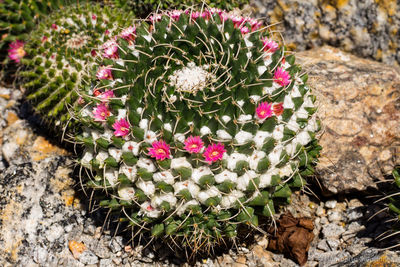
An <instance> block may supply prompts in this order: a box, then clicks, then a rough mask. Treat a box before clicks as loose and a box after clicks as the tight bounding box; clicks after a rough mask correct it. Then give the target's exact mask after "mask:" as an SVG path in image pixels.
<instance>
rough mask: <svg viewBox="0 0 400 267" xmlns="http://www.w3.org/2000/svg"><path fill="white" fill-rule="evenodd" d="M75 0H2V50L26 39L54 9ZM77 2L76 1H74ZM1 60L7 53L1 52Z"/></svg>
mask: <svg viewBox="0 0 400 267" xmlns="http://www.w3.org/2000/svg"><path fill="white" fill-rule="evenodd" d="M72 2H73V1H68V0H67V1H64V0H51V1H32V0H17V1H16V0H4V1H1V2H0V51H2V52H4V49H6V48H8V47H7V46H8V44H9V43H11V42H15V41H17V40H19V41H22V42H23V41H26V40H27V39H28V37H29V32H30V31H32V30H33V29H34V28H35V27H36V24H37V22H38V21H39V20H40V19H42V18H43V17H44V16H47V15H48V14H49V13H51V12H52V11H53V10H58V9H60V8H62V7H63V6H65V5H68V4H70V3H72ZM74 2H75V1H74ZM1 55H2V56H1V58H0V61H1V62H3V60H4V59H5V58H4V57H3V56H4V55H7V53H1Z"/></svg>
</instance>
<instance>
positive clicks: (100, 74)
mask: <svg viewBox="0 0 400 267" xmlns="http://www.w3.org/2000/svg"><path fill="white" fill-rule="evenodd" d="M110 67H111V66H110V65H109V66H101V67H100V68H99V70H98V71H97V74H96V77H97V79H99V80H112V79H114V78H113V76H112V73H111V69H110Z"/></svg>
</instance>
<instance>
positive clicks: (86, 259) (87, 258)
mask: <svg viewBox="0 0 400 267" xmlns="http://www.w3.org/2000/svg"><path fill="white" fill-rule="evenodd" d="M79 261H80V262H81V263H83V264H96V263H98V262H99V258H97V256H96V255H94V253H93V252H92V251H90V250H85V251H83V252H82V254H81V255H80V256H79Z"/></svg>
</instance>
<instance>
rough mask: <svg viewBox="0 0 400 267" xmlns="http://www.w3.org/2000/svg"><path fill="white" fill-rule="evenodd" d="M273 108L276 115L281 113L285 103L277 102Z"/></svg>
mask: <svg viewBox="0 0 400 267" xmlns="http://www.w3.org/2000/svg"><path fill="white" fill-rule="evenodd" d="M272 109H273V110H274V113H275V115H276V116H279V115H281V114H282V113H283V103H278V104H275V105H274V106H273V107H272Z"/></svg>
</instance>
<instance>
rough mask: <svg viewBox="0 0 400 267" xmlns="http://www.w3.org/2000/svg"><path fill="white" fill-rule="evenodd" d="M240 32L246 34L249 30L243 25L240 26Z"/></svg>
mask: <svg viewBox="0 0 400 267" xmlns="http://www.w3.org/2000/svg"><path fill="white" fill-rule="evenodd" d="M240 32H241V33H242V34H247V33H249V32H250V30H249V28H247V26H243V27H241V28H240Z"/></svg>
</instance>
